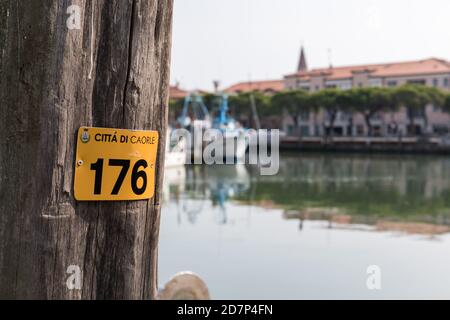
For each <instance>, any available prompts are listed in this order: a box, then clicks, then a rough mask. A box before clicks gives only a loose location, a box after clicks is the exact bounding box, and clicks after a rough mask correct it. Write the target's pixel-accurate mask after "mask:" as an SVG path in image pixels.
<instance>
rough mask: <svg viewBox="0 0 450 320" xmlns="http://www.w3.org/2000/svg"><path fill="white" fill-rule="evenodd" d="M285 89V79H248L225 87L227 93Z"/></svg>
mask: <svg viewBox="0 0 450 320" xmlns="http://www.w3.org/2000/svg"><path fill="white" fill-rule="evenodd" d="M283 89H284V83H283V80H263V81H247V82H240V83H237V84H235V85H232V86H231V87H229V88H227V89H225V90H224V91H225V92H226V93H240V92H250V91H259V92H263V93H264V92H279V91H282V90H283Z"/></svg>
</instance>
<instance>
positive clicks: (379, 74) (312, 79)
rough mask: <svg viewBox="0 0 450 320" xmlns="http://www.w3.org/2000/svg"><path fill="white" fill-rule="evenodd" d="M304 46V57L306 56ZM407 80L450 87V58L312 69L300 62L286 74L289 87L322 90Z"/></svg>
mask: <svg viewBox="0 0 450 320" xmlns="http://www.w3.org/2000/svg"><path fill="white" fill-rule="evenodd" d="M304 59H305V57H304V52H303V50H302V53H301V58H300V61H305V60H304ZM406 83H415V84H423V85H427V86H433V87H439V88H442V89H446V90H449V89H450V62H448V61H445V60H442V59H437V58H430V59H425V60H418V61H409V62H398V63H380V64H369V65H360V66H349V67H328V68H321V69H312V70H308V69H307V68H306V62H303V63H302V62H300V64H299V71H297V72H296V73H293V74H289V75H286V76H285V77H284V85H285V87H286V88H287V89H304V90H307V91H311V92H314V91H318V90H321V89H325V88H339V89H344V90H345V89H350V88H354V87H395V86H399V85H403V84H406Z"/></svg>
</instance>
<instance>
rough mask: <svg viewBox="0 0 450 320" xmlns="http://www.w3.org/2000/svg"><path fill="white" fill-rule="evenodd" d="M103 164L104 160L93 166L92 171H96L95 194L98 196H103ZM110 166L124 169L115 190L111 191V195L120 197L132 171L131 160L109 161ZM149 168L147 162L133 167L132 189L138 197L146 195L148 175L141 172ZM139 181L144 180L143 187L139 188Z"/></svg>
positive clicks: (141, 161)
mask: <svg viewBox="0 0 450 320" xmlns="http://www.w3.org/2000/svg"><path fill="white" fill-rule="evenodd" d="M103 163H104V159H101V158H100V159H98V160H97V162H96V163H93V164H91V170H92V171H95V183H94V194H96V195H99V194H102V178H103ZM108 165H109V166H110V167H122V169H121V170H120V173H119V176H118V177H117V180H116V183H115V184H114V188H113V189H112V191H111V195H118V194H119V192H120V188H121V187H122V184H123V181H124V180H125V177H126V176H127V173H128V170H129V169H130V160H123V159H109V161H108ZM147 166H148V164H147V161H145V160H139V161H137V162H136V164H135V165H134V166H133V171H132V173H131V189H132V190H133V192H134V193H135V194H136V195H142V194H144V192H145V189H146V188H147V174H146V173H145V171H144V170H139V169H140V168H141V167H142V168H144V169H145V168H147ZM139 179H142V186H141V187H139V186H138V181H139Z"/></svg>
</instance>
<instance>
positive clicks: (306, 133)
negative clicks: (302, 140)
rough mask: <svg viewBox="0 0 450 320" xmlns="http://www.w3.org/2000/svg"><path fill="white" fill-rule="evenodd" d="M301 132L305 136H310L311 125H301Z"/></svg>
mask: <svg viewBox="0 0 450 320" xmlns="http://www.w3.org/2000/svg"><path fill="white" fill-rule="evenodd" d="M300 130H301V134H302V136H303V137H309V127H308V126H301V129H300Z"/></svg>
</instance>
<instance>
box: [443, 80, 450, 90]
mask: <svg viewBox="0 0 450 320" xmlns="http://www.w3.org/2000/svg"><path fill="white" fill-rule="evenodd" d="M448 81H449V80H448V78H444V87H446V88H448Z"/></svg>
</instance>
